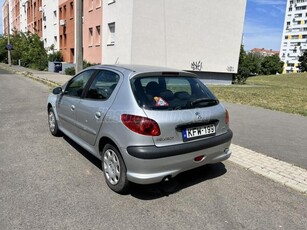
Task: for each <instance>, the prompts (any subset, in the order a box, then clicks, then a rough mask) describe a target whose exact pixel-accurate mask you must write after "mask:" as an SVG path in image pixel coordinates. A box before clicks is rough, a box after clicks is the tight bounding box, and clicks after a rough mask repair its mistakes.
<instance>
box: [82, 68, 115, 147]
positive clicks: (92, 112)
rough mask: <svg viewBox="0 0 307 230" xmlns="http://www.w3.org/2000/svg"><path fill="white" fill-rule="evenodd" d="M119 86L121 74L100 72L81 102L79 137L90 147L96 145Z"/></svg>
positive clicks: (107, 71) (106, 71)
mask: <svg viewBox="0 0 307 230" xmlns="http://www.w3.org/2000/svg"><path fill="white" fill-rule="evenodd" d="M119 84H120V75H119V73H116V72H113V71H109V70H99V71H98V72H97V74H95V77H94V80H93V81H92V83H91V85H90V86H89V88H88V90H87V91H86V93H85V95H84V97H83V98H82V99H81V100H80V102H79V105H78V109H77V122H78V125H77V127H78V136H79V137H80V138H82V139H83V140H84V141H85V142H87V143H88V144H90V145H94V144H95V141H96V138H97V134H98V132H99V130H100V127H101V125H102V122H103V119H104V117H105V115H106V113H107V111H108V110H109V108H110V106H111V105H112V103H113V101H114V98H115V95H116V91H117V90H118V88H119V87H118V85H119Z"/></svg>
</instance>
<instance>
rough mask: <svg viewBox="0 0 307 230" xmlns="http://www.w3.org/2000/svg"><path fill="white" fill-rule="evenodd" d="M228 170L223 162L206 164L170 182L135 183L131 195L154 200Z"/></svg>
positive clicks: (218, 175)
mask: <svg viewBox="0 0 307 230" xmlns="http://www.w3.org/2000/svg"><path fill="white" fill-rule="evenodd" d="M226 172H227V170H226V168H225V165H224V164H223V163H217V164H212V165H204V166H202V167H199V168H196V169H192V170H190V171H187V172H183V173H181V174H179V175H178V176H176V177H174V178H173V179H171V180H170V181H168V182H160V183H157V184H151V185H138V184H133V185H132V186H131V188H130V194H131V196H133V197H135V198H138V199H141V200H153V199H158V198H161V197H165V196H169V195H171V194H174V193H177V192H179V191H180V190H183V189H185V188H188V187H191V186H194V185H196V184H199V183H202V182H204V181H207V180H211V179H214V178H217V177H220V176H222V175H224V174H225V173H226Z"/></svg>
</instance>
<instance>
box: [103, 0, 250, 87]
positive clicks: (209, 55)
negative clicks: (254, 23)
mask: <svg viewBox="0 0 307 230" xmlns="http://www.w3.org/2000/svg"><path fill="white" fill-rule="evenodd" d="M245 7H246V0H235V1H229V0H219V1H204V0H194V1H186V0H155V1H152V0H125V1H115V0H108V1H103V36H102V38H103V50H102V63H105V64H114V63H121V64H147V65H159V66H167V67H172V68H177V69H183V70H188V71H194V72H197V74H198V75H199V76H200V77H201V78H206V79H213V80H214V81H215V80H216V79H218V80H219V82H220V83H230V82H231V79H232V76H233V74H234V73H236V72H237V68H238V60H239V53H240V45H241V39H242V32H243V22H244V16H245ZM207 81H208V80H207Z"/></svg>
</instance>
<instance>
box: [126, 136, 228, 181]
mask: <svg viewBox="0 0 307 230" xmlns="http://www.w3.org/2000/svg"><path fill="white" fill-rule="evenodd" d="M223 136H224V138H222V139H223V140H224V141H221V140H220V139H218V140H219V141H217V142H215V143H216V144H215V145H213V144H211V145H210V146H209V147H208V146H203V145H197V146H198V148H194V147H193V148H186V147H181V148H180V149H179V148H178V147H177V146H175V148H170V147H162V148H161V147H160V148H153V146H150V147H149V149H150V150H151V151H153V152H150V151H148V149H147V151H146V152H145V153H144V154H145V155H147V154H149V153H154V154H156V155H155V156H156V157H155V158H148V157H147V158H146V159H144V158H139V157H135V156H133V155H132V154H131V148H130V152H129V150H128V149H129V148H128V149H122V151H123V152H124V154H123V158H124V161H125V163H126V166H127V177H128V180H130V181H132V182H134V183H138V184H152V183H157V182H161V181H162V180H163V179H164V178H166V177H167V178H172V177H175V176H176V175H178V174H179V173H181V172H184V171H187V170H190V169H193V168H197V167H200V166H203V165H205V164H213V163H218V162H221V161H224V160H227V159H228V158H229V157H230V155H231V150H230V149H229V146H230V143H231V138H232V132H231V131H229V133H228V134H224V135H223ZM194 144H195V142H194ZM199 146H202V148H200V147H199ZM143 148H144V147H143ZM164 148H165V149H166V150H167V151H169V152H168V155H166V153H165V152H166V150H164ZM145 149H146V148H145ZM154 149H156V150H157V149H160V150H159V151H158V152H154ZM161 149H163V150H161ZM183 149H184V151H183ZM140 150H142V148H140ZM159 154H160V156H162V157H160V158H158V157H157V156H158V155H159ZM199 156H203V158H202V160H200V161H197V160H195V158H196V157H199Z"/></svg>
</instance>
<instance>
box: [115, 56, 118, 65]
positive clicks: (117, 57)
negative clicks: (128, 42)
mask: <svg viewBox="0 0 307 230" xmlns="http://www.w3.org/2000/svg"><path fill="white" fill-rule="evenodd" d="M118 60H119V57H117V59H116V62H115V65H116V64H118Z"/></svg>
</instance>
